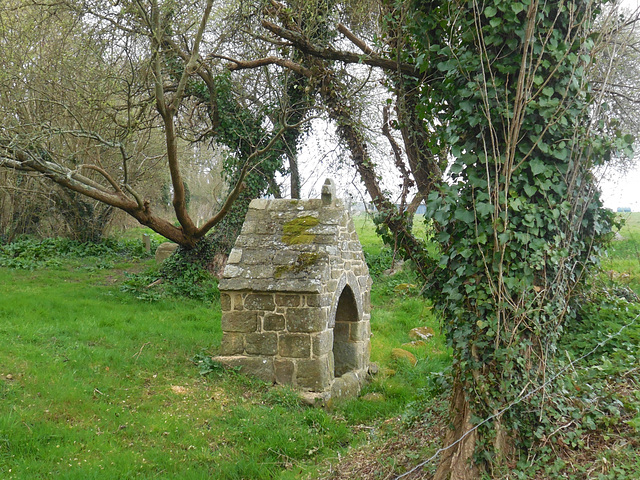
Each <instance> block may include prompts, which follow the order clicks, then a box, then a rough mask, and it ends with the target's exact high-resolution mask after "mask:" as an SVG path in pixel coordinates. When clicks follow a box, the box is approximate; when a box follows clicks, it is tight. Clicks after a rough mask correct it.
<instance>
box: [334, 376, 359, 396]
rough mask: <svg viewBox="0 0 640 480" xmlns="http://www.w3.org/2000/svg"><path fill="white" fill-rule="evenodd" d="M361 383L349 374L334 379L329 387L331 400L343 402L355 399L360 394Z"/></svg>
mask: <svg viewBox="0 0 640 480" xmlns="http://www.w3.org/2000/svg"><path fill="white" fill-rule="evenodd" d="M360 387H361V383H360V380H359V378H358V377H357V376H356V375H355V374H353V373H351V372H349V373H346V374H344V375H343V376H342V377H340V378H336V379H335V380H334V381H333V384H332V385H331V398H332V399H333V400H344V399H347V398H354V397H357V396H358V394H359V393H360Z"/></svg>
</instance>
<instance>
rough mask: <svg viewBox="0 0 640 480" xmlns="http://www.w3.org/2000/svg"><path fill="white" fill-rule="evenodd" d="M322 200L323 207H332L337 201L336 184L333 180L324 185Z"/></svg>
mask: <svg viewBox="0 0 640 480" xmlns="http://www.w3.org/2000/svg"><path fill="white" fill-rule="evenodd" d="M321 198H322V204H323V205H331V204H332V203H333V201H334V200H335V199H336V184H335V183H334V182H333V180H332V179H330V178H327V179H326V180H325V181H324V185H322V194H321Z"/></svg>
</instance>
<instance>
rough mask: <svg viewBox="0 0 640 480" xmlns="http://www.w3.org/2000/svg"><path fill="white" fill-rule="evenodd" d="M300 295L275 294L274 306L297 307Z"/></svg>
mask: <svg viewBox="0 0 640 480" xmlns="http://www.w3.org/2000/svg"><path fill="white" fill-rule="evenodd" d="M300 301H301V299H300V295H286V294H282V293H277V294H276V305H277V306H279V307H299V306H300Z"/></svg>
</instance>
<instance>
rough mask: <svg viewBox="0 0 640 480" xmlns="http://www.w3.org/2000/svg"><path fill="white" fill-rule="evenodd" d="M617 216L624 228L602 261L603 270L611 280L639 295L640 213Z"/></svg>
mask: <svg viewBox="0 0 640 480" xmlns="http://www.w3.org/2000/svg"><path fill="white" fill-rule="evenodd" d="M618 215H619V217H620V218H622V219H623V220H624V226H623V227H622V229H621V230H620V232H619V236H618V239H617V240H615V241H614V242H613V243H612V245H611V247H610V248H609V251H608V252H607V256H606V257H605V258H603V260H602V265H603V269H604V270H605V271H606V272H607V274H608V275H609V277H610V278H611V279H613V280H615V281H617V282H619V283H622V284H623V285H627V286H629V287H630V288H632V289H633V290H634V291H635V292H636V293H637V294H640V212H634V213H620V214H618Z"/></svg>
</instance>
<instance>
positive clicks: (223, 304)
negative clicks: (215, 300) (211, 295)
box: [220, 293, 231, 312]
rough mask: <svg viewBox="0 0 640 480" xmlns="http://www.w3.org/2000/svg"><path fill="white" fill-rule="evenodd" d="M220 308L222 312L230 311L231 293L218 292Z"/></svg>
mask: <svg viewBox="0 0 640 480" xmlns="http://www.w3.org/2000/svg"><path fill="white" fill-rule="evenodd" d="M220 309H221V310H222V311H223V312H229V311H231V295H229V294H228V293H221V294H220Z"/></svg>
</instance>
